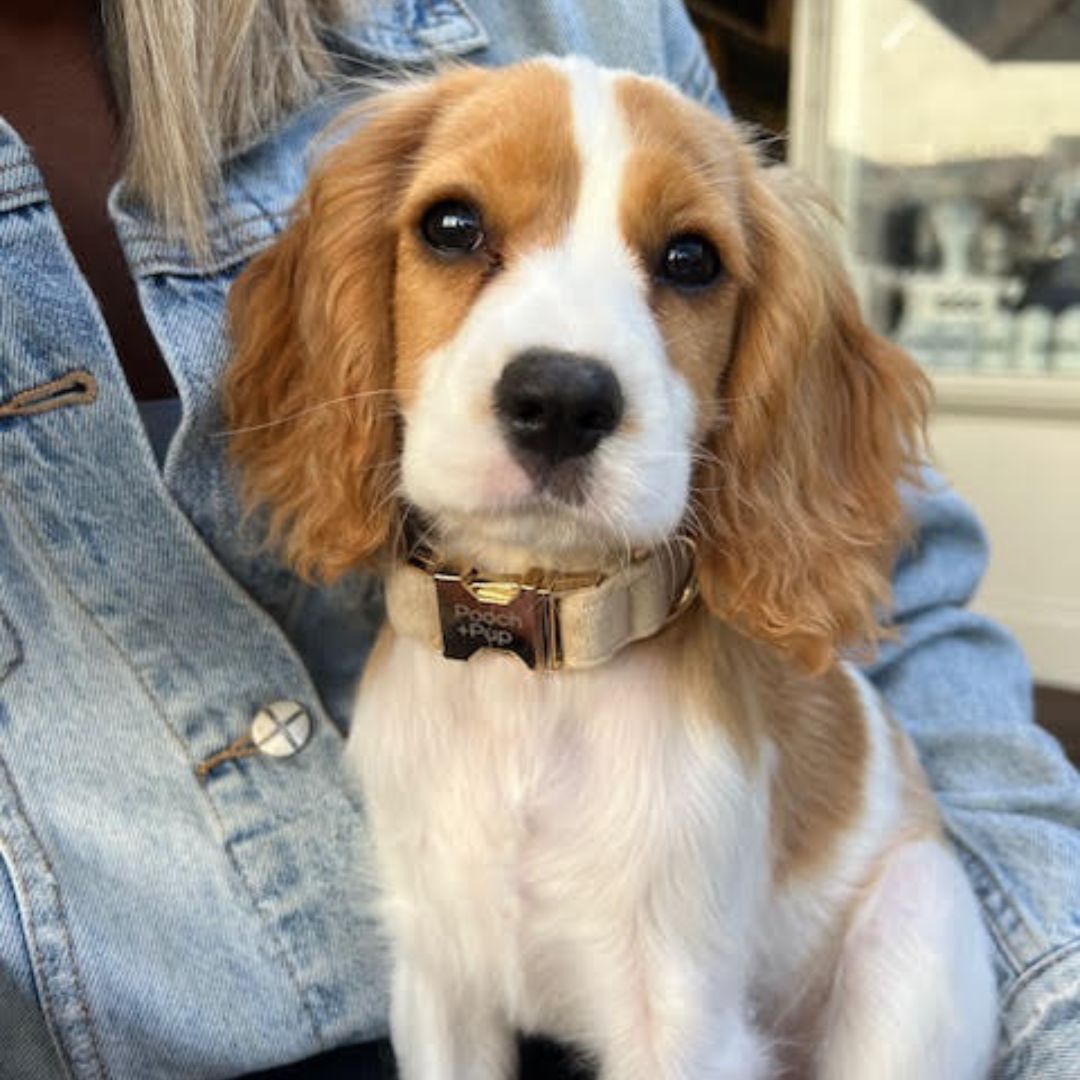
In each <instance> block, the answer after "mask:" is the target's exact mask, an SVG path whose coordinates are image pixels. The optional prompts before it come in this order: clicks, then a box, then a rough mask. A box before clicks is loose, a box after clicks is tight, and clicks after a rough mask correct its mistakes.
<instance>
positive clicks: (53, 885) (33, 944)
mask: <svg viewBox="0 0 1080 1080" xmlns="http://www.w3.org/2000/svg"><path fill="white" fill-rule="evenodd" d="M0 771H2V772H3V774H4V778H5V781H6V783H7V785H8V788H9V789H10V791H11V793H12V799H13V800H14V806H13V807H12V809H13V810H14V812H15V813H17V814H18V815H19V818H20V820H21V821H22V823H23V827H24V828H25V829H26V831H27V834H28V835H29V838H30V839H31V840H32V841H33V843H34V846H35V847H36V849H37V853H38V857H39V858H40V859H41V861H42V864H43V865H44V867H45V870H46V872H47V873H48V875H49V885H48V888H49V892H50V894H51V896H52V902H53V904H54V905H55V908H56V918H57V922H58V924H59V927H60V933H61V935H62V937H63V941H64V951H65V952H66V953H67V959H68V962H69V964H70V969H71V980H72V983H73V987H74V994H75V999H76V1001H77V1002H78V1005H77V1008H78V1011H79V1014H80V1016H81V1018H82V1022H83V1024H84V1025H85V1026H86V1032H87V1036H88V1037H89V1040H90V1049H91V1051H92V1053H93V1055H94V1060H95V1064H96V1066H97V1069H98V1073H99V1075H101V1076H103V1077H106V1078H108V1077H109V1076H110V1073H109V1069H108V1067H107V1066H106V1064H105V1061H104V1059H103V1058H102V1056H101V1044H100V1043H99V1042H98V1037H97V1026H96V1025H95V1024H94V1021H93V1018H92V1017H91V1015H90V1009H89V1006H88V1005H87V1003H86V992H85V990H84V989H83V980H82V974H81V972H80V969H79V960H78V957H77V956H76V955H75V945H74V942H73V940H72V937H71V929H70V926H69V925H68V917H67V908H66V907H65V905H64V897H63V895H62V893H61V891H60V885H59V882H58V881H57V877H56V870H55V869H54V867H53V864H52V860H51V859H50V858H49V856H48V853H47V852H46V850H45V847H44V845H43V844H42V843H41V838H40V837H39V836H38V834H37V832H36V830H35V829H34V826H33V824H32V823H31V821H30V819H29V817H28V816H27V814H26V808H25V806H24V804H23V801H22V798H21V796H20V795H19V790H18V787H17V786H16V784H15V778H14V777H13V776H12V775H11V770H10V769H9V768H8V766H7V762H6V761H4V759H3V757H2V756H0ZM5 841H6V846H7V847H8V849H9V850H10V849H11V847H12V845H11V842H10V840H8V839H7V838H6V837H5ZM10 870H11V874H12V876H13V877H15V878H17V879H18V880H22V878H21V875H20V874H19V871H18V866H17V864H16V863H15V861H14V859H13V860H12V862H11V865H10ZM22 884H23V891H24V893H26V891H27V890H26V883H25V881H23V883H22ZM25 932H26V936H27V939H28V945H29V946H30V951H31V953H32V955H33V959H34V964H35V978H34V981H35V983H37V985H38V986H39V987H40V989H41V991H42V993H43V995H44V998H45V1004H46V1008H47V1011H48V1015H50V1016H51V1017H52V1023H51V1024H50V1025H49V1027H50V1029H51V1030H52V1032H53V1039H54V1041H55V1042H57V1043H58V1044H59V1048H60V1049H61V1051H62V1053H63V1056H64V1064H65V1066H66V1067H67V1069H68V1072H69V1073H72V1074H74V1066H73V1063H72V1060H71V1054H70V1051H69V1049H68V1047H67V1046H66V1045H65V1043H64V1041H63V1040H62V1039H61V1038H60V1037H59V1032H60V1030H61V1027H62V1025H61V1024H60V1022H59V1018H58V1017H57V1015H56V1013H57V1010H56V1000H55V997H54V994H53V990H52V987H51V986H50V985H49V982H48V980H47V979H46V978H44V976H41V977H40V978H39V976H38V975H37V973H38V972H44V971H45V959H44V956H43V955H42V952H41V946H40V944H39V942H38V938H37V933H36V927H35V925H34V920H33V919H32V918H30V919H27V920H26V924H25Z"/></svg>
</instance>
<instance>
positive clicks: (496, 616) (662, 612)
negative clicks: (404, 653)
mask: <svg viewBox="0 0 1080 1080" xmlns="http://www.w3.org/2000/svg"><path fill="white" fill-rule="evenodd" d="M696 596H697V578H696V576H695V574H694V548H693V544H692V543H691V542H690V541H688V540H679V541H677V542H675V543H673V544H671V545H670V546H667V547H664V548H659V549H657V550H655V551H652V552H650V553H649V554H647V555H643V556H642V557H640V558H638V559H635V560H634V561H633V562H631V563H630V564H629V565H628V566H626V567H625V568H623V569H621V570H618V571H616V572H615V573H612V574H608V575H601V574H574V575H544V574H541V573H539V572H537V571H531V572H529V573H528V574H525V575H519V576H513V575H507V576H504V577H503V576H500V577H491V576H487V575H484V574H481V573H479V572H478V571H469V572H467V573H459V572H457V571H454V570H451V569H448V568H446V567H443V566H440V565H439V564H438V563H437V561H435V560H434V559H432V558H430V557H427V556H420V557H418V558H416V559H414V560H412V561H411V562H407V563H406V562H400V563H398V564H396V565H395V567H394V569H393V570H392V571H391V573H390V576H389V578H388V580H387V585H386V604H387V612H388V614H389V618H390V625H391V626H393V628H394V629H395V630H396V631H397V632H398V633H399V634H404V635H406V636H408V637H415V638H419V639H420V640H421V641H425V642H427V643H428V644H430V645H431V647H432V648H434V649H437V650H439V651H440V652H442V654H443V655H444V656H446V657H448V658H449V659H452V660H468V659H469V658H470V657H471V656H472V655H473V654H474V653H476V652H479V651H480V650H481V649H496V650H499V651H502V652H507V653H512V654H513V655H514V656H517V657H518V658H519V659H521V660H522V661H523V662H524V663H525V664H526V666H528V667H530V668H532V670H533V671H558V670H560V669H562V668H589V667H595V666H596V665H597V664H602V663H603V662H604V661H605V660H609V659H611V657H613V656H614V655H615V654H616V653H617V652H619V651H620V650H621V649H623V648H624V647H625V646H627V645H629V644H631V642H634V641H642V640H644V639H645V638H649V637H652V636H653V635H654V634H657V633H659V632H660V631H661V630H663V629H664V627H665V626H667V625H668V624H669V623H671V622H673V621H674V620H675V619H677V618H678V617H679V616H680V615H681V614H682V613H683V612H684V611H686V610H687V608H689V607H690V605H691V603H692V602H693V600H694V599H695V597H696Z"/></svg>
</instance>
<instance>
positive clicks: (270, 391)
mask: <svg viewBox="0 0 1080 1080" xmlns="http://www.w3.org/2000/svg"><path fill="white" fill-rule="evenodd" d="M457 78H458V81H459V82H461V81H463V80H464V79H465V78H466V76H465V75H464V73H462V74H461V75H459V76H458V77H457ZM438 85H439V90H440V91H441V93H439V92H437V91H436V90H435V88H434V84H426V85H425V84H420V85H416V86H411V87H406V88H404V89H402V90H398V91H395V92H391V93H389V94H384V95H381V96H380V97H379V99H378V103H377V106H376V110H377V111H375V113H374V115H372V116H371V117H370V118H369V119H367V121H366V123H365V125H364V126H363V127H362V128H361V129H360V130H359V131H358V132H357V133H356V134H354V135H351V136H349V137H348V138H346V139H345V140H344V141H343V142H342V143H341V144H340V145H338V146H337V147H336V148H335V149H333V150H332V151H330V152H329V153H328V154H327V156H326V157H325V159H324V160H323V161H322V162H321V163H320V164H319V165H318V166H317V168H316V170H315V172H314V175H313V177H312V179H311V180H310V182H309V184H308V187H307V189H306V191H305V193H304V195H303V197H302V198H301V200H300V203H299V205H298V207H297V209H296V212H295V215H294V219H293V221H292V223H291V224H290V226H289V227H288V229H287V230H286V231H285V233H284V234H283V235H282V236H281V237H280V238H279V240H278V241H277V242H276V243H275V244H273V245H272V246H271V247H270V248H268V249H267V250H266V251H264V252H262V253H261V254H260V255H258V256H257V257H256V258H255V259H254V260H253V261H252V263H251V264H250V266H248V267H247V269H246V270H245V271H244V272H243V273H242V274H241V276H240V277H239V279H238V280H237V282H236V284H235V285H234V286H233V289H232V292H231V294H230V297H229V320H230V328H231V333H232V341H233V360H232V364H231V367H230V369H229V371H228V373H227V375H226V378H225V383H224V406H225V413H226V418H227V422H228V425H229V428H230V430H231V433H232V443H231V445H232V454H233V458H234V460H235V462H236V463H237V464H238V466H239V467H240V471H241V476H242V484H243V492H244V496H245V501H246V503H247V504H248V505H249V506H250V507H265V508H266V509H267V511H268V516H269V530H270V538H271V541H272V542H274V543H276V544H277V545H279V546H280V547H281V549H282V550H283V553H284V555H285V557H286V558H287V560H288V561H289V562H290V564H291V565H292V566H294V567H295V569H296V570H297V571H298V572H300V573H301V574H303V575H305V576H307V577H317V578H320V579H324V580H332V579H333V578H335V577H337V576H339V575H340V574H342V573H344V572H345V571H346V570H348V569H350V568H352V567H355V566H358V565H361V564H363V563H364V562H365V561H368V560H370V559H371V558H372V557H373V556H374V555H376V554H377V553H378V552H379V551H380V550H381V549H382V548H383V547H385V545H386V543H387V540H388V538H389V536H390V532H391V528H392V525H393V522H394V517H395V499H394V490H395V485H396V453H397V447H396V443H397V432H396V422H395V397H394V330H393V317H392V316H393V293H394V274H395V251H396V244H397V227H398V223H397V220H396V216H395V212H394V211H395V208H396V205H397V202H398V199H399V197H400V195H401V192H402V190H403V188H404V186H405V184H406V182H407V178H408V172H409V169H410V165H411V162H412V160H413V158H414V157H415V155H416V154H417V152H418V151H419V149H420V147H421V145H422V143H423V140H424V137H425V134H426V132H427V131H428V129H429V127H430V125H431V123H432V121H433V120H434V118H435V116H436V115H437V113H438V111H439V108H440V104H441V102H443V101H444V100H445V97H446V93H447V92H448V91H452V90H453V89H454V86H452V85H448V80H446V79H444V80H442V81H440V83H439V84H438Z"/></svg>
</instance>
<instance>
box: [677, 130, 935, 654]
mask: <svg viewBox="0 0 1080 1080" xmlns="http://www.w3.org/2000/svg"><path fill="white" fill-rule="evenodd" d="M743 173H744V176H743V179H744V183H745V185H746V187H745V191H746V195H745V202H744V208H745V213H746V225H747V233H748V241H749V245H750V259H751V261H752V263H753V270H752V277H751V280H749V282H747V283H745V284H744V286H743V294H742V297H741V301H740V303H741V307H740V309H739V323H738V328H737V335H736V342H735V346H734V353H733V356H732V359H731V361H730V363H729V365H728V368H727V371H726V373H725V377H724V381H723V385H722V387H721V389H720V398H721V400H720V409H719V416H720V421H719V423H718V425H717V427H716V429H715V431H714V432H713V434H712V436H711V441H710V443H709V445H708V447H707V449H708V451H709V453H708V454H707V455H706V457H707V463H706V464H704V465H703V466H702V468H701V471H700V472H699V475H698V477H697V481H696V487H697V490H698V491H699V492H700V493H701V494H700V496H699V499H700V503H701V505H700V506H699V507H698V510H699V513H698V518H699V519H700V520H701V521H702V522H703V523H704V524H703V531H704V535H703V536H701V537H700V538H699V548H700V576H701V587H702V593H703V595H704V597H705V600H706V602H707V603H708V604H709V606H710V607H711V608H712V609H713V610H714V611H717V612H719V613H721V614H722V615H723V616H724V617H726V618H729V619H731V620H732V621H733V622H735V623H736V625H739V626H741V627H743V628H744V629H745V630H746V632H747V633H749V634H750V635H751V636H754V637H757V638H760V639H763V640H766V641H769V642H772V643H773V644H776V645H778V646H780V647H781V648H783V649H785V650H786V651H788V652H789V653H790V654H792V655H793V656H794V657H795V658H797V659H798V660H799V661H800V662H801V663H802V665H803V666H804V667H806V668H808V669H810V670H821V669H822V668H824V667H825V666H827V664H828V663H829V662H830V661H831V659H832V658H833V657H834V656H835V653H836V650H837V648H838V647H841V646H845V645H854V644H860V643H870V642H872V641H874V640H876V638H877V637H878V636H880V630H879V627H878V620H877V613H876V611H875V608H876V606H877V605H879V604H883V603H885V602H887V600H888V598H889V575H890V572H891V568H892V561H893V558H894V557H895V554H896V550H897V546H898V544H899V543H900V542H901V540H902V539H903V537H904V524H905V523H904V512H903V506H902V501H901V495H900V492H899V491H898V486H899V484H900V482H901V480H903V479H905V478H908V479H911V480H915V479H916V478H917V473H918V466H919V464H920V461H921V452H922V446H923V432H924V425H925V419H926V412H927V408H928V403H929V383H928V381H927V379H926V378H925V376H924V375H923V374H922V372H921V371H920V369H919V368H918V366H917V365H916V364H915V362H914V361H912V360H911V359H910V358H909V357H908V356H907V355H906V354H904V353H903V352H901V351H900V350H899V349H898V348H896V347H895V346H893V345H891V344H890V343H889V342H887V341H886V340H884V339H883V338H882V337H880V336H879V335H877V334H876V333H874V332H873V331H872V330H870V329H869V328H868V327H867V326H866V325H865V323H864V322H863V320H862V318H861V317H860V314H859V309H858V302H857V300H856V298H855V295H854V293H853V291H852V289H851V286H850V284H849V283H848V281H847V278H846V275H845V272H844V269H843V264H842V262H841V259H840V256H839V253H838V252H837V251H836V250H835V247H834V245H833V244H832V242H831V239H830V237H829V235H828V232H827V227H826V225H825V223H824V221H823V220H822V217H823V215H822V214H821V209H822V206H821V199H820V197H818V196H817V195H816V193H815V192H814V191H813V190H812V189H811V187H810V185H809V184H808V183H807V182H805V181H803V180H801V179H800V178H799V177H797V176H796V175H794V174H792V173H790V172H789V171H788V170H786V169H784V168H781V167H774V168H767V169H763V168H760V167H759V166H758V165H757V164H756V162H753V163H752V162H751V161H750V153H749V151H747V161H746V162H745V165H744V169H743Z"/></svg>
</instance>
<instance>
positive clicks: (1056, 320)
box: [687, 0, 1080, 761]
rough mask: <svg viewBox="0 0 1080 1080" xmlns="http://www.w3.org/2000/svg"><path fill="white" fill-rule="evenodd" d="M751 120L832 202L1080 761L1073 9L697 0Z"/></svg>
mask: <svg viewBox="0 0 1080 1080" xmlns="http://www.w3.org/2000/svg"><path fill="white" fill-rule="evenodd" d="M687 6H688V8H689V9H690V12H691V14H692V16H693V17H694V19H695V21H696V22H697V24H698V27H699V29H700V31H701V33H702V35H703V37H704V38H705V41H706V44H707V46H708V49H709V54H710V56H711V58H712V61H713V64H714V66H715V68H716V72H717V76H718V78H719V81H720V85H721V86H722V87H723V89H724V92H725V93H726V95H727V97H728V100H729V101H730V102H731V105H732V108H733V110H734V112H735V114H736V115H737V116H739V117H740V118H742V119H746V120H751V121H753V122H755V123H757V124H758V125H760V126H761V127H762V128H763V129H764V131H765V132H766V133H771V134H774V135H776V136H778V138H777V139H776V140H775V141H774V142H770V143H769V147H770V152H771V153H773V154H774V155H775V156H777V157H786V158H787V159H788V160H789V161H790V162H791V163H792V164H794V165H796V166H797V167H799V168H800V169H802V170H803V171H805V172H807V173H809V174H810V175H811V176H813V177H814V178H815V179H816V180H817V181H818V182H819V183H820V184H821V185H822V186H824V187H825V189H826V190H827V191H828V192H829V194H830V195H831V197H832V199H833V201H834V203H835V204H836V206H837V207H838V209H839V210H840V212H841V215H842V217H843V219H844V222H845V227H844V228H843V230H842V231H840V232H839V233H838V236H839V238H840V239H841V242H842V244H843V246H844V248H845V250H846V252H847V254H848V257H849V266H850V269H851V272H852V276H853V278H854V280H855V282H856V287H857V289H858V291H859V293H860V295H861V299H862V302H863V308H864V311H865V312H866V314H867V317H868V318H869V319H870V321H871V322H872V323H873V324H874V325H875V326H876V327H877V328H878V329H879V330H881V331H883V332H884V333H887V334H888V335H889V336H890V337H892V338H893V339H894V340H896V341H898V342H899V343H900V344H901V345H903V346H904V347H905V348H906V349H907V350H908V351H909V352H910V353H911V354H912V355H913V356H915V357H916V358H917V359H918V360H919V361H920V362H921V363H922V364H923V365H924V366H925V367H926V369H927V370H928V371H929V372H930V374H931V375H932V377H933V380H934V383H935V388H936V396H937V404H936V408H935V414H934V419H933V423H932V427H931V438H932V444H933V452H934V456H935V459H936V462H937V464H938V466H939V467H940V468H941V469H942V471H943V472H944V473H945V474H946V475H947V476H948V477H949V479H950V480H951V481H952V482H953V484H954V485H955V486H956V487H957V488H958V489H959V491H960V492H961V493H962V494H963V495H964V496H965V497H966V498H967V499H968V500H969V501H971V502H972V503H973V504H974V505H975V507H976V509H977V510H978V512H979V515H980V517H981V518H982V520H983V523H984V524H985V525H986V527H987V530H988V532H989V534H990V540H991V545H992V561H991V566H990V572H989V575H988V576H987V579H986V581H985V582H984V584H983V587H982V590H981V591H980V593H979V595H978V597H977V598H976V603H975V606H976V607H977V608H978V609H981V610H982V611H985V612H986V613H987V614H989V615H991V616H993V617H994V618H996V619H998V620H999V621H1001V622H1003V623H1005V624H1006V625H1007V626H1008V627H1009V628H1010V629H1011V630H1012V631H1013V632H1014V633H1015V634H1016V635H1017V636H1018V637H1019V638H1020V640H1021V642H1022V643H1023V645H1024V647H1025V650H1026V651H1027V654H1028V657H1029V659H1030V661H1031V664H1032V667H1033V669H1034V672H1035V677H1036V681H1037V683H1038V690H1037V693H1036V702H1037V711H1038V715H1039V720H1040V722H1041V723H1043V724H1045V725H1046V726H1047V727H1050V728H1051V729H1052V730H1054V731H1055V733H1056V734H1058V736H1059V737H1060V738H1061V739H1062V741H1063V742H1065V743H1066V745H1067V746H1068V747H1069V750H1070V752H1071V754H1072V755H1073V759H1074V760H1076V761H1080V0H687Z"/></svg>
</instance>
